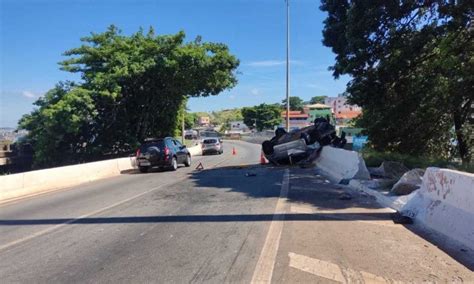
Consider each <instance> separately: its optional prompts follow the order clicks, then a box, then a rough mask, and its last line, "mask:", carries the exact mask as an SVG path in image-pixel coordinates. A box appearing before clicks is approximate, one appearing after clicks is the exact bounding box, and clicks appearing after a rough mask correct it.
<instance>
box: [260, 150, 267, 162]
mask: <svg viewBox="0 0 474 284" xmlns="http://www.w3.org/2000/svg"><path fill="white" fill-rule="evenodd" d="M266 163H267V159H265V156H264V155H263V152H260V165H265V164H266Z"/></svg>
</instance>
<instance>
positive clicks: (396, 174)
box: [368, 161, 410, 180]
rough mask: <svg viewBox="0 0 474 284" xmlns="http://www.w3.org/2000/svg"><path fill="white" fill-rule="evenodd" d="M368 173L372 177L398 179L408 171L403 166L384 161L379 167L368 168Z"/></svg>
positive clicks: (398, 163)
mask: <svg viewBox="0 0 474 284" xmlns="http://www.w3.org/2000/svg"><path fill="white" fill-rule="evenodd" d="M368 170H369V173H370V175H371V176H373V177H381V178H389V179H397V180H398V179H400V178H401V177H402V176H403V174H404V173H406V172H408V171H409V170H410V169H409V168H407V167H406V166H405V165H404V164H402V163H400V162H394V161H384V162H382V164H381V165H380V166H379V167H376V168H373V167H372V168H368Z"/></svg>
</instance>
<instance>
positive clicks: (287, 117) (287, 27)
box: [286, 0, 290, 132]
mask: <svg viewBox="0 0 474 284" xmlns="http://www.w3.org/2000/svg"><path fill="white" fill-rule="evenodd" d="M286 131H288V132H289V131H290V0H286Z"/></svg>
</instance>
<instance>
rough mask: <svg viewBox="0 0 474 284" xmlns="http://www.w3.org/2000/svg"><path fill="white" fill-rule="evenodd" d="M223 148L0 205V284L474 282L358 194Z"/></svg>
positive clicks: (456, 262)
mask: <svg viewBox="0 0 474 284" xmlns="http://www.w3.org/2000/svg"><path fill="white" fill-rule="evenodd" d="M225 145H226V149H225V153H224V154H223V155H215V156H204V157H195V158H194V160H193V163H192V167H190V168H184V167H183V168H180V169H179V170H178V171H177V172H157V171H154V172H151V173H148V174H139V173H136V172H128V173H124V174H122V175H120V176H118V177H114V178H109V179H104V180H100V181H96V182H91V183H88V184H83V185H80V186H77V187H74V188H69V189H64V190H59V191H55V192H51V193H47V194H43V195H38V196H34V197H29V198H25V199H21V200H17V201H14V202H10V203H6V204H2V205H0V279H1V280H0V282H1V283H18V282H20V283H31V282H35V283H74V282H81V283H143V282H146V283H150V282H155V283H156V282H160V283H190V282H192V283H201V282H206V283H207V282H209V283H223V282H233V283H249V282H255V283H257V282H270V281H271V282H274V283H296V282H300V283H307V282H316V283H318V282H319V283H338V282H343V283H344V282H359V283H363V282H366V283H389V282H392V283H393V282H396V281H401V282H408V281H414V282H422V281H430V282H453V281H454V282H462V281H464V282H470V281H474V275H473V272H472V270H471V269H472V267H473V266H472V261H469V259H472V258H471V256H472V253H471V252H469V251H467V252H463V251H459V252H457V253H456V252H453V251H452V250H451V251H450V250H449V248H447V249H444V250H442V249H440V248H439V247H438V245H439V243H436V242H434V241H433V240H431V239H430V238H428V239H426V235H424V234H423V233H422V232H421V231H419V230H418V229H417V228H416V227H415V226H413V225H399V224H394V223H393V222H392V221H391V219H390V213H391V210H390V209H387V208H382V207H380V206H379V205H377V203H376V202H375V201H374V200H373V199H372V198H370V196H366V195H362V194H359V193H357V192H354V191H351V190H350V189H348V188H346V187H345V186H342V185H336V184H331V183H330V182H329V181H327V180H326V179H325V178H324V177H322V176H319V175H317V174H315V171H314V170H313V169H299V168H295V167H292V168H283V167H272V166H268V165H267V166H260V165H258V162H259V155H260V148H259V146H258V145H255V144H250V143H245V142H240V141H235V142H230V141H229V142H225ZM232 147H235V149H236V151H237V154H236V155H232V154H231V152H232V151H231V149H232ZM199 162H202V164H203V165H204V170H203V171H197V170H195V169H194V168H195V167H196V166H197V164H198V163H199ZM347 193H349V194H350V195H348V196H347V195H346V194H347ZM423 236H424V237H423ZM453 257H454V258H453Z"/></svg>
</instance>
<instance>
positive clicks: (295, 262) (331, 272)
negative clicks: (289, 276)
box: [288, 252, 402, 284]
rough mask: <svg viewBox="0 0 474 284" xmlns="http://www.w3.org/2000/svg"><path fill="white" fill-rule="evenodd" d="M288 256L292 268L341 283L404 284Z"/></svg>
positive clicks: (292, 255)
mask: <svg viewBox="0 0 474 284" xmlns="http://www.w3.org/2000/svg"><path fill="white" fill-rule="evenodd" d="M288 256H289V257H290V264H289V265H290V267H293V268H296V269H299V270H301V271H305V272H308V273H311V274H313V275H316V276H319V277H323V278H326V279H329V280H333V281H337V282H339V283H374V284H375V283H377V284H378V283H383V284H385V283H402V282H400V281H395V280H392V279H388V278H385V277H382V276H378V275H375V274H372V273H369V272H365V271H357V270H354V269H350V268H344V267H340V266H339V265H337V264H334V263H331V262H328V261H323V260H320V259H316V258H311V257H307V256H304V255H301V254H296V253H292V252H290V253H288Z"/></svg>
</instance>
